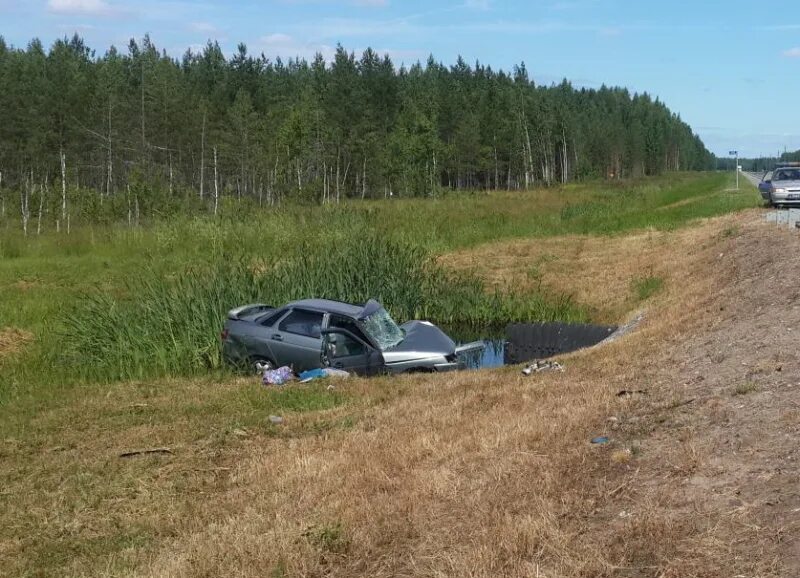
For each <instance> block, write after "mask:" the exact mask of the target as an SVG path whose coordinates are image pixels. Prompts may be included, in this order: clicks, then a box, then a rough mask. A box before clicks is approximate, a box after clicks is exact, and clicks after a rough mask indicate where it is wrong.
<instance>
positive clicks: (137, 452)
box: [119, 448, 172, 458]
mask: <svg viewBox="0 0 800 578" xmlns="http://www.w3.org/2000/svg"><path fill="white" fill-rule="evenodd" d="M171 453H172V450H171V449H169V448H149V449H144V450H131V451H129V452H123V453H121V454H119V457H121V458H130V457H133V456H144V455H147V454H171Z"/></svg>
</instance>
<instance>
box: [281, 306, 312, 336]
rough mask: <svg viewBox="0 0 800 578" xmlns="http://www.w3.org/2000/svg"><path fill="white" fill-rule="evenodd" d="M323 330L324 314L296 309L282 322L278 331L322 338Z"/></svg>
mask: <svg viewBox="0 0 800 578" xmlns="http://www.w3.org/2000/svg"><path fill="white" fill-rule="evenodd" d="M321 328H322V313H317V312H315V311H303V310H302V309H295V310H294V311H292V312H291V313H290V314H289V315H287V316H286V318H285V319H284V320H283V321H281V323H280V325H279V326H278V329H279V330H281V331H285V332H287V333H294V334H296V335H305V336H306V337H313V338H315V339H319V338H320V335H321V333H320V330H321Z"/></svg>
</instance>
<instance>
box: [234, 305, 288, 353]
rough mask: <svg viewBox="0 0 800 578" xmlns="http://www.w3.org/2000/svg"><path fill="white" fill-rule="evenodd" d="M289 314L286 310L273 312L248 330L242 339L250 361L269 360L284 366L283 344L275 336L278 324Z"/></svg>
mask: <svg viewBox="0 0 800 578" xmlns="http://www.w3.org/2000/svg"><path fill="white" fill-rule="evenodd" d="M289 313H290V311H289V310H287V309H279V310H278V311H273V312H271V313H268V314H267V315H265V316H264V317H262V318H260V319H258V320H257V321H256V322H255V323H254V324H253V325H252V326H251V327H249V328H248V332H247V335H246V336H245V338H244V339H245V340H246V341H245V345H246V347H247V352H248V355H249V357H250V358H251V359H253V358H261V359H269V360H270V361H272V362H274V363H275V364H277V366H281V365H285V363H284V357H285V351H284V349H283V344H282V343H281V341H280V340H279V339H276V335H277V333H278V331H277V326H278V323H279V322H280V321H281V319H283V318H284V317H286V315H288V314H289Z"/></svg>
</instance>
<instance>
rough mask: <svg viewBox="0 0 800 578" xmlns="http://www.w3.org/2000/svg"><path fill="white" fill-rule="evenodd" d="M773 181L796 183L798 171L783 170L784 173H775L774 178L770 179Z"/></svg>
mask: <svg viewBox="0 0 800 578" xmlns="http://www.w3.org/2000/svg"><path fill="white" fill-rule="evenodd" d="M772 180H773V181H797V180H800V171H797V170H788V171H786V170H784V171H775V176H774V177H773V178H772Z"/></svg>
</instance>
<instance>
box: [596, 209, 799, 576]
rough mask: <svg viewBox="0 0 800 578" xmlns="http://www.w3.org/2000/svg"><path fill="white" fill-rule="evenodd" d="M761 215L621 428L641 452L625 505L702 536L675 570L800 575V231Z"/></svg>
mask: <svg viewBox="0 0 800 578" xmlns="http://www.w3.org/2000/svg"><path fill="white" fill-rule="evenodd" d="M762 219H763V216H762V215H761V214H760V212H751V213H747V214H745V215H743V216H741V217H739V218H737V221H738V223H737V225H736V227H737V228H736V230H735V231H734V233H732V234H730V236H729V238H728V239H727V240H726V241H725V242H724V243H721V244H720V245H719V254H718V255H716V258H715V259H714V261H713V262H708V263H707V264H708V269H707V273H708V274H709V275H711V276H713V278H714V279H715V283H714V285H715V286H714V288H713V293H711V294H710V295H709V296H708V299H707V300H706V302H705V303H703V306H702V307H700V308H699V309H697V310H696V311H695V312H694V315H695V319H692V320H688V322H687V326H686V327H685V328H683V329H681V328H678V329H677V331H675V333H674V335H672V336H671V337H670V338H669V339H668V340H667V341H666V342H665V343H664V346H663V347H661V348H660V349H661V351H660V354H659V355H658V357H656V358H654V359H653V360H652V362H651V363H649V364H646V365H645V366H644V367H642V374H641V376H640V380H639V383H641V384H642V387H643V388H644V389H646V390H647V391H648V392H649V394H650V395H647V396H639V397H640V398H641V399H640V400H639V401H638V402H634V403H636V407H635V408H632V409H631V411H630V412H629V413H628V416H627V417H625V418H622V419H621V421H620V422H618V424H619V425H618V427H619V430H618V431H619V435H620V437H623V438H625V439H626V440H627V442H628V443H629V444H637V445H638V448H639V452H640V456H641V457H639V458H637V460H636V471H637V472H638V476H636V477H635V479H633V480H631V483H630V485H629V487H628V489H627V490H626V501H627V503H628V506H626V507H625V508H624V509H625V510H627V513H628V514H629V515H635V512H636V509H637V508H639V507H641V505H642V504H655V505H656V506H655V508H656V511H658V512H661V514H660V515H661V516H663V517H667V516H669V517H672V518H674V519H676V520H681V519H684V520H686V521H688V522H689V523H690V524H691V526H692V529H694V530H695V533H697V535H698V536H699V537H701V538H703V539H701V540H700V541H699V542H698V543H696V544H695V545H694V546H687V550H686V552H685V553H684V555H685V556H686V557H687V560H691V559H694V560H695V564H696V566H695V568H691V567H690V568H689V570H691V571H689V572H687V574H675V575H688V574H705V573H709V575H720V576H723V575H726V574H725V573H724V571H723V569H729V570H730V571H731V572H732V573H731V574H727V575H741V576H766V575H775V576H796V575H798V574H799V573H800V543H799V542H798V534H797V530H798V524H800V489H798V487H797V479H798V474H800V471H798V467H799V464H798V450H797V448H798V442H799V441H800V364H798V358H797V353H796V351H797V341H798V331H800V307H799V305H800V303H799V302H798V298H800V287H798V285H797V279H798V278H800V256H799V255H800V235H798V234H797V231H795V230H790V229H785V228H783V229H779V228H776V227H775V226H774V225H768V224H766V223H763V221H762ZM708 257H710V258H713V257H714V255H709V256H708ZM609 513H610V512H609ZM698 531H699V533H698ZM712 553H713V556H714V557H716V558H717V560H716V562H717V563H718V564H719V566H718V569H717V571H716V572H714V571H712V570H711V568H713V566H710V564H709V563H710V562H711V561H712V560H713V558H712V557H711V556H710V554H712Z"/></svg>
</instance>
